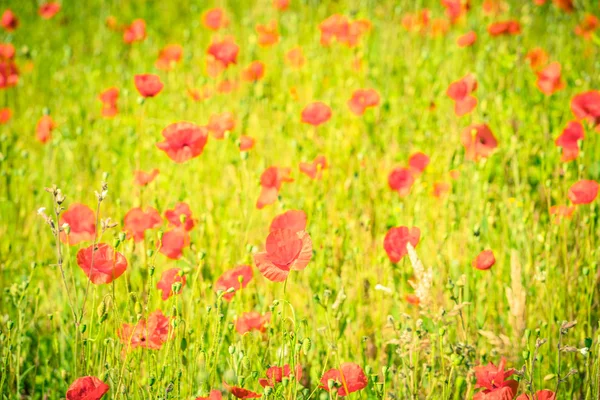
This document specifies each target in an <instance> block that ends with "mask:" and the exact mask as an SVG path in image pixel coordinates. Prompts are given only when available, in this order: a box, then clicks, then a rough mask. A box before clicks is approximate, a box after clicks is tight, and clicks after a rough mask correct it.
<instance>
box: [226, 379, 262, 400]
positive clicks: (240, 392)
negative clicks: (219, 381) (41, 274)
mask: <svg viewBox="0 0 600 400" xmlns="http://www.w3.org/2000/svg"><path fill="white" fill-rule="evenodd" d="M223 386H225V388H226V389H227V390H228V391H229V392H230V393H231V394H232V395H233V396H234V397H235V398H238V399H260V398H261V397H262V394H258V393H254V392H252V391H250V390H248V389H244V388H242V387H237V386H230V385H228V384H226V383H225V382H223Z"/></svg>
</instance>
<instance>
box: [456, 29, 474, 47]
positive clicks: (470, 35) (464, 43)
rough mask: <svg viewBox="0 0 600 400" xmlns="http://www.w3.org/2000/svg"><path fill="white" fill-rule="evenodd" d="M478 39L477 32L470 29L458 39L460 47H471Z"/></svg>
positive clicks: (457, 42)
mask: <svg viewBox="0 0 600 400" xmlns="http://www.w3.org/2000/svg"><path fill="white" fill-rule="evenodd" d="M476 41H477V34H476V33H475V32H474V31H469V32H467V33H465V34H464V35H462V36H459V37H458V39H456V44H457V45H458V47H469V46H473V44H475V42H476Z"/></svg>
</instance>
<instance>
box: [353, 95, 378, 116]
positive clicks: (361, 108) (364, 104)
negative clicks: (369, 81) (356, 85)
mask: <svg viewBox="0 0 600 400" xmlns="http://www.w3.org/2000/svg"><path fill="white" fill-rule="evenodd" d="M378 105H379V94H378V93H377V91H376V90H374V89H358V90H355V91H354V93H352V98H350V100H348V107H349V108H350V111H352V112H353V113H354V114H356V115H363V114H364V113H365V110H366V109H367V108H369V107H376V106H378Z"/></svg>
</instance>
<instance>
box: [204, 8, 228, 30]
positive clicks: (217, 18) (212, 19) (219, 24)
mask: <svg viewBox="0 0 600 400" xmlns="http://www.w3.org/2000/svg"><path fill="white" fill-rule="evenodd" d="M202 23H203V24H204V26H205V27H207V28H208V29H210V30H213V31H218V30H219V29H222V28H226V27H227V26H228V25H229V19H228V18H227V15H225V10H223V9H222V8H211V9H210V10H207V11H206V12H205V13H204V15H203V16H202Z"/></svg>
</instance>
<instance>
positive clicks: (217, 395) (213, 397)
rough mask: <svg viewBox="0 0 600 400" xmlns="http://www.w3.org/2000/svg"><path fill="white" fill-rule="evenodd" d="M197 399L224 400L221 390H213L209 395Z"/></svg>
mask: <svg viewBox="0 0 600 400" xmlns="http://www.w3.org/2000/svg"><path fill="white" fill-rule="evenodd" d="M196 400H223V395H222V394H221V392H220V391H219V390H215V389H213V390H211V391H210V394H209V395H208V397H202V396H200V397H196Z"/></svg>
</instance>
